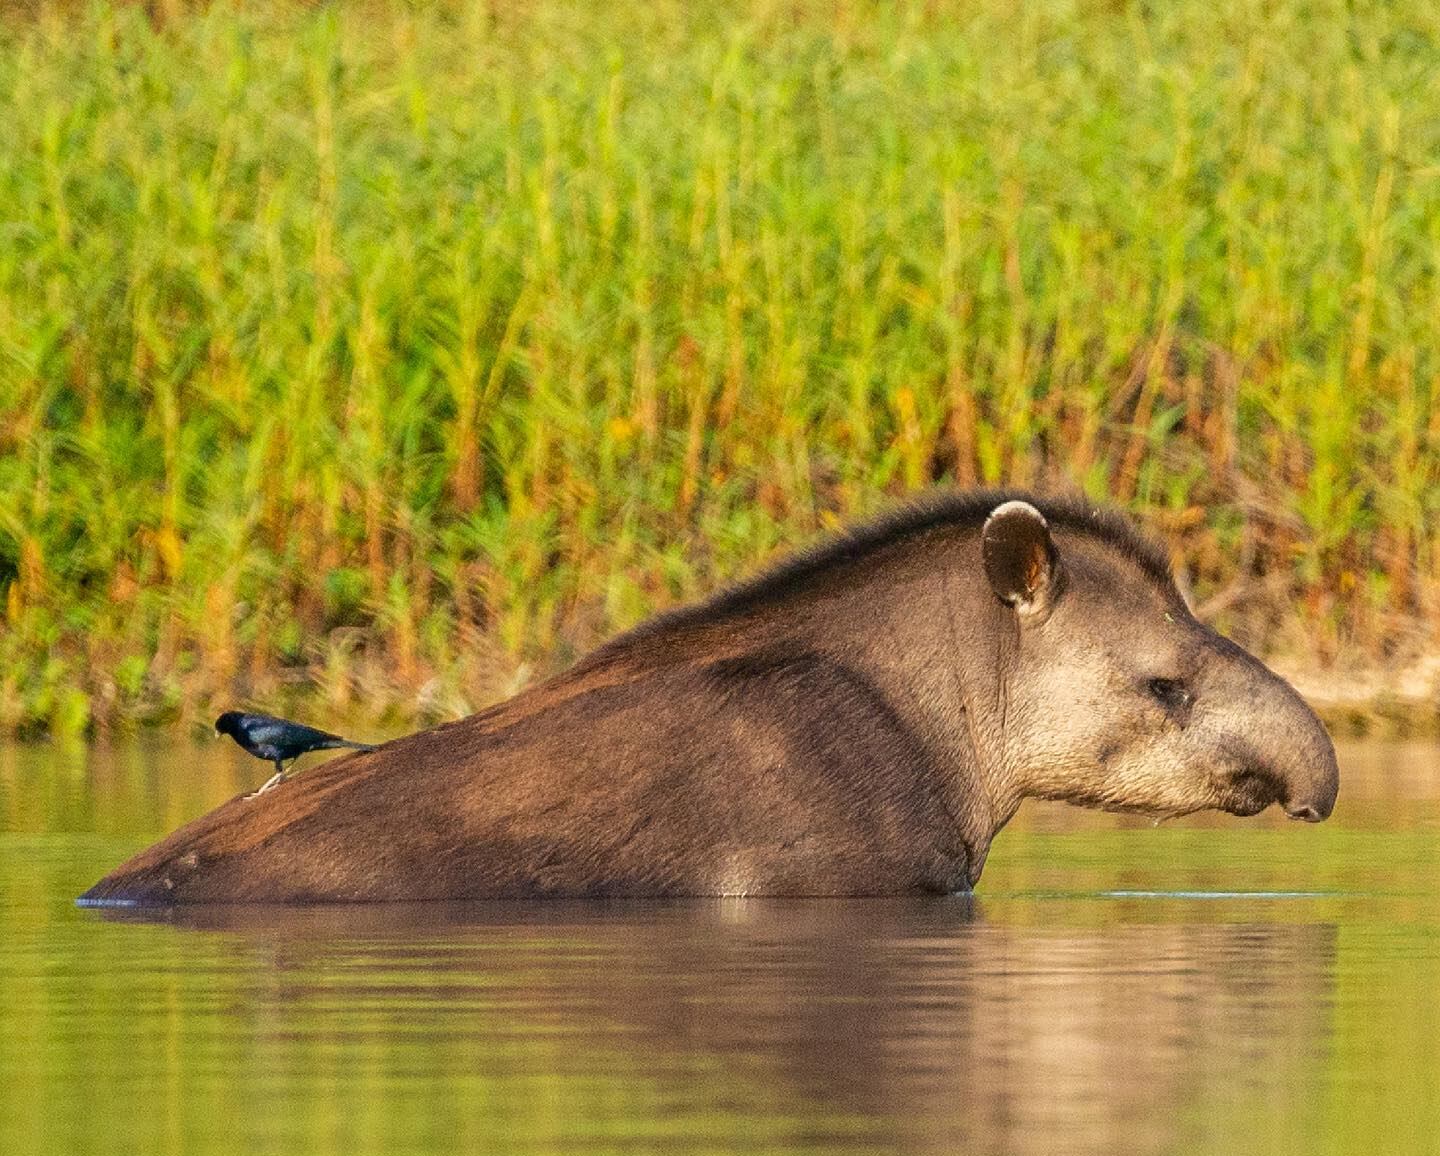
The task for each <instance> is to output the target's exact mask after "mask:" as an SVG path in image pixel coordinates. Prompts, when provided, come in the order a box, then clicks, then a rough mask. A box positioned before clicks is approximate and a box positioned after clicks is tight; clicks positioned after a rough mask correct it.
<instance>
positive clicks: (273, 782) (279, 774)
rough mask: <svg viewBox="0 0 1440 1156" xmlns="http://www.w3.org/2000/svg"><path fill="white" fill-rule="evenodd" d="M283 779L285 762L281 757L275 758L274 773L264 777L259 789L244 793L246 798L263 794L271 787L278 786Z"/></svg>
mask: <svg viewBox="0 0 1440 1156" xmlns="http://www.w3.org/2000/svg"><path fill="white" fill-rule="evenodd" d="M284 781H285V763H284V761H283V760H281V759H276V760H275V773H274V774H273V775H271V776H270V777H269V778H268V779H266V780H265V782H264V783H262V784H261V786H260V789H259V790H258V791H251V792H250V793H249V794H248V795H246V796H245V797H246V798H247V799H253V798H254V797H255V796H256V795H263V794H264V793H265V792H266V791H268V790H269V789H270V788H271V787H278V786H279V785H280V784H281V783H283V782H284Z"/></svg>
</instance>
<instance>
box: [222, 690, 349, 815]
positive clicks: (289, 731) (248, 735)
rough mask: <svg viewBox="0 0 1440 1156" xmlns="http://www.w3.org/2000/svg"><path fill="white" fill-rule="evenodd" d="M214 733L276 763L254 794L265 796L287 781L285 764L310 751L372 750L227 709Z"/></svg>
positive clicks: (283, 721) (309, 729)
mask: <svg viewBox="0 0 1440 1156" xmlns="http://www.w3.org/2000/svg"><path fill="white" fill-rule="evenodd" d="M215 733H216V734H217V735H229V736H230V737H231V738H232V739H234V740H235V741H236V742H237V743H239V744H240V746H241V748H242V749H243V750H245V751H246V752H247V753H249V754H252V755H254V756H255V757H256V758H257V759H264V760H265V761H266V762H270V763H274V764H275V774H274V775H272V776H271V777H270V779H269V780H268V781H267V782H266V783H265V785H264V786H262V787H261V788H260V789H259V790H258V791H255V792H254V794H252V795H247V796H246V798H253V797H254V795H260V794H264V793H265V792H266V791H268V790H269V789H270V788H271V787H276V786H279V785H280V784H281V783H283V782H284V781H285V763H286V762H287V761H288V760H290V759H298V758H299V757H300V756H301V755H303V754H308V753H309V752H310V751H333V750H336V749H337V748H339V747H348V748H350V749H351V750H356V751H373V750H374V749H375V748H374V747H372V746H370V745H369V744H368V743H352V742H351V741H350V740H349V739H342V738H341V737H340V736H339V735H332V734H330V733H329V732H327V731H319V730H316V729H315V728H314V727H307V726H305V725H304V724H303V723H297V722H290V721H289V720H288V719H283V718H271V717H270V716H269V715H268V714H245V713H244V712H243V711H238V710H227V711H226V712H225V713H224V714H222V715H221V716H220V717H219V718H217V719H216V720H215Z"/></svg>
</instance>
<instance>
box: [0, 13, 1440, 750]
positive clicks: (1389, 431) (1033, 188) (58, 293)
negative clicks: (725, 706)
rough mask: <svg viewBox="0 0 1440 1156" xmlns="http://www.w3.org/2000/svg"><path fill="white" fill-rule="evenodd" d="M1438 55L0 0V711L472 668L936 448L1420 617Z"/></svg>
mask: <svg viewBox="0 0 1440 1156" xmlns="http://www.w3.org/2000/svg"><path fill="white" fill-rule="evenodd" d="M160 7H166V6H164V5H162V6H160ZM591 9H598V10H599V11H591ZM1437 62H1440V17H1437V15H1436V10H1435V8H1434V6H1433V5H1432V4H1429V3H1427V2H1421V0H1402V2H1400V3H1396V4H1393V5H1385V6H1378V7H1373V8H1367V7H1363V6H1362V8H1361V9H1359V10H1355V9H1352V7H1351V6H1347V5H1344V4H1340V3H1320V2H1316V3H1306V2H1302V0H1279V2H1278V3H1272V2H1267V3H1259V2H1254V3H1245V4H1241V5H1238V6H1237V5H1217V4H1214V3H1210V2H1205V0H1176V2H1174V3H1169V4H1163V5H1154V6H1148V5H1146V6H1142V5H1128V6H1127V5H1125V4H1111V5H1101V4H1093V3H1083V4H1081V3H1074V4H1071V3H1060V2H1056V3H1032V4H1022V5H1015V4H1013V3H1010V2H1008V0H970V2H966V3H954V4H951V3H948V2H940V3H932V4H928V5H924V6H921V5H915V6H912V7H907V6H903V5H902V6H899V7H898V8H897V7H895V6H890V5H877V6H874V7H871V6H868V5H865V4H842V5H839V6H835V5H828V4H819V3H816V4H813V5H809V4H791V3H769V4H762V5H756V6H754V7H752V8H744V7H741V6H735V5H730V6H724V7H720V6H714V7H711V6H707V5H704V4H681V3H670V2H668V0H647V2H644V3H635V4H631V3H625V2H621V3H616V4H610V5H581V4H554V3H550V2H548V0H540V2H537V3H535V4H533V5H524V4H520V5H516V4H494V5H489V4H484V3H479V2H475V3H470V2H466V0H455V2H451V3H443V4H439V5H433V6H432V5H413V6H412V5H407V4H403V3H398V2H397V3H388V4H387V3H371V4H351V5H335V6H328V5H322V6H313V7H311V6H302V5H298V4H292V3H271V4H266V3H259V4H248V3H247V4H245V5H244V6H243V7H242V6H240V5H238V4H235V5H229V4H220V5H215V6H213V7H209V8H205V9H199V10H194V11H188V10H187V11H184V12H173V13H172V14H171V16H170V18H169V19H167V20H160V21H158V22H157V23H152V22H151V21H149V20H147V18H146V15H145V13H144V11H143V10H141V9H139V8H133V7H128V6H117V5H114V4H96V5H93V6H91V7H79V8H74V9H66V10H65V11H63V12H58V13H56V12H52V13H51V14H49V15H40V16H35V17H33V18H26V19H21V18H12V19H10V20H8V21H6V22H5V23H4V24H3V26H0V591H3V592H5V600H4V606H3V609H4V625H3V627H0V730H11V731H13V730H33V729H44V728H47V727H49V728H59V729H74V728H76V727H82V726H86V725H95V726H98V727H102V728H104V727H123V726H127V725H133V724H135V723H138V722H145V721H156V720H165V719H171V718H177V717H180V718H193V717H200V716H202V715H204V714H206V713H208V712H209V711H210V710H212V709H213V707H214V705H215V704H217V703H221V702H227V703H228V702H231V701H238V700H246V701H252V702H260V703H271V704H274V703H275V702H277V700H280V699H284V698H285V697H287V696H288V695H290V694H292V693H309V692H311V691H313V692H315V693H314V696H313V698H312V705H313V708H314V709H316V710H322V709H329V710H333V711H337V712H339V711H356V710H366V711H382V710H386V709H392V710H396V711H398V712H400V713H402V714H406V715H410V714H414V713H419V714H422V715H443V714H450V713H455V712H457V711H463V710H466V709H468V708H470V707H473V706H475V705H478V704H479V703H481V702H483V701H485V700H487V699H489V698H493V697H495V696H497V695H499V694H502V693H504V692H505V691H506V690H507V689H510V688H511V687H513V686H514V685H516V684H517V683H518V682H522V681H524V679H526V678H528V677H532V676H533V675H535V674H538V673H543V672H544V671H546V670H549V669H553V668H554V667H556V666H558V665H560V664H562V663H564V662H565V661H567V660H568V659H569V658H571V657H573V655H574V654H575V653H576V652H577V651H578V650H581V649H584V648H585V647H588V646H589V645H591V644H593V643H594V642H595V641H596V640H597V639H598V638H600V637H602V636H603V635H604V634H605V633H607V632H608V631H610V630H612V629H614V628H616V627H620V626H624V625H627V624H629V623H632V622H634V621H635V620H636V619H638V618H639V617H641V616H642V615H643V614H645V613H646V612H647V611H649V610H650V609H652V608H653V607H655V606H658V605H662V604H666V603H670V602H673V601H675V600H677V599H681V598H686V597H691V596H694V595H698V594H700V593H702V592H704V591H705V590H707V589H710V588H711V587H713V586H714V585H716V584H717V583H718V582H719V581H721V580H723V579H724V578H726V577H729V576H732V575H734V574H736V573H737V572H741V571H745V570H747V569H750V568H753V567H754V566H755V565H757V564H759V563H760V562H761V561H762V560H763V559H765V558H766V557H768V556H770V555H771V554H772V553H773V552H774V551H776V550H777V549H780V548H782V547H784V546H787V545H790V544H793V543H797V542H800V541H803V540H806V539H808V538H810V537H811V536H813V535H814V534H816V533H817V532H819V531H821V530H822V529H824V528H825V527H827V526H829V525H832V524H834V523H835V522H837V521H843V520H846V519H849V518H852V517H855V516H859V515H863V514H865V513H866V512H868V511H870V510H872V509H875V508H876V507H878V506H880V505H883V504H884V503H886V502H887V501H890V500H893V499H894V498H896V497H897V496H900V495H903V494H905V493H908V492H910V491H913V490H916V489H919V488H922V487H925V486H928V485H931V484H933V483H934V482H937V481H942V482H943V481H958V482H961V483H965V484H969V483H972V482H995V481H1004V482H1011V483H1019V484H1027V485H1036V486H1044V487H1048V488H1052V489H1077V488H1078V489H1083V490H1084V491H1085V492H1087V493H1089V494H1092V495H1095V496H1098V497H1108V498H1111V499H1113V500H1114V501H1116V502H1118V503H1120V504H1123V505H1126V506H1128V507H1130V508H1132V509H1134V510H1135V511H1137V512H1138V513H1140V514H1141V515H1142V517H1143V518H1144V519H1145V520H1146V521H1147V522H1148V523H1149V524H1150V525H1151V526H1153V527H1154V528H1156V529H1157V530H1158V531H1159V532H1161V533H1164V534H1166V535H1167V536H1169V538H1170V539H1171V540H1172V541H1173V543H1174V547H1175V551H1176V557H1177V560H1178V561H1179V562H1180V563H1181V564H1182V566H1183V568H1184V571H1185V573H1186V574H1187V575H1188V577H1189V579H1190V581H1191V582H1192V584H1193V586H1194V589H1195V591H1196V595H1197V599H1198V601H1199V602H1200V603H1202V604H1208V609H1209V611H1210V613H1211V614H1212V616H1213V617H1215V619H1216V620H1217V621H1218V622H1219V624H1220V625H1221V626H1222V627H1224V628H1227V629H1230V630H1232V631H1234V632H1236V633H1237V634H1238V635H1239V636H1241V637H1242V638H1243V639H1244V640H1246V641H1248V642H1250V643H1252V644H1255V645H1258V646H1261V647H1262V648H1265V649H1271V650H1274V649H1277V648H1278V649H1288V650H1291V651H1298V652H1303V653H1306V654H1313V655H1314V656H1316V657H1317V658H1318V659H1321V660H1330V659H1334V658H1336V657H1337V656H1339V657H1341V658H1344V657H1345V656H1346V655H1350V654H1355V653H1360V654H1364V655H1366V656H1370V657H1372V658H1378V659H1387V658H1392V659H1393V658H1394V656H1396V655H1403V654H1404V653H1406V652H1408V651H1413V650H1415V649H1417V648H1422V647H1424V646H1426V645H1433V643H1434V641H1435V638H1434V635H1433V633H1427V632H1428V631H1430V630H1432V629H1433V628H1432V627H1427V626H1425V625H1424V623H1425V622H1426V619H1427V616H1428V618H1429V620H1430V621H1431V622H1433V621H1434V620H1435V618H1436V616H1437V615H1440V546H1437V537H1436V534H1435V532H1434V528H1435V526H1436V524H1437V521H1440V464H1437V462H1440V384H1437V382H1440V357H1437V353H1440V350H1437V341H1436V335H1437V332H1440V330H1437V324H1440V277H1437V273H1440V162H1437V159H1436V158H1437V157H1440V117H1436V116H1435V114H1434V110H1435V109H1436V108H1437V107H1440V63H1437Z"/></svg>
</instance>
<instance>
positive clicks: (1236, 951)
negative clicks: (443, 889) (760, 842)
mask: <svg viewBox="0 0 1440 1156" xmlns="http://www.w3.org/2000/svg"><path fill="white" fill-rule="evenodd" d="M137 766H139V767H140V768H141V769H140V770H137V771H135V772H134V773H133V777H132V772H129V771H125V770H123V769H122V770H119V771H114V770H113V768H112V773H110V774H106V775H101V776H98V777H97V778H96V780H95V781H96V782H97V783H99V784H100V786H98V787H95V788H93V789H92V788H87V787H86V785H85V782H86V780H85V778H84V777H83V776H77V777H74V778H72V779H69V780H65V781H66V782H68V784H69V785H68V786H66V787H64V788H63V789H60V788H52V789H55V790H59V791H60V798H62V799H63V800H64V805H63V806H60V805H56V806H51V807H50V808H49V809H48V810H47V809H45V808H39V807H36V806H35V805H34V804H33V802H32V803H17V798H18V797H19V796H18V795H17V794H16V786H17V784H18V785H19V786H20V787H24V786H25V782H24V780H25V769H24V768H18V769H17V768H16V767H15V766H11V767H9V768H8V773H7V767H6V764H5V762H4V758H3V757H0V815H5V816H8V818H7V819H6V823H7V824H8V825H7V826H6V827H5V828H3V829H0V991H3V992H4V993H5V994H4V1000H3V1003H0V1081H3V1084H4V1086H5V1088H6V1094H5V1095H4V1096H3V1097H0V1150H3V1151H6V1152H8V1151H32V1150H34V1151H38V1150H56V1151H67V1152H70V1151H74V1152H85V1151H101V1150H104V1151H116V1150H133V1151H146V1152H151V1151H176V1152H180V1151H183V1152H187V1153H190V1152H201V1153H205V1152H228V1151H255V1150H260V1149H269V1150H284V1151H304V1152H315V1153H330V1152H334V1153H341V1152H345V1153H350V1152H377V1153H378V1152H404V1151H411V1152H427V1153H428V1152H436V1151H453V1150H455V1149H456V1148H461V1149H465V1150H475V1151H503V1152H552V1151H574V1152H600V1151H622V1150H623V1151H637V1150H638V1151H656V1152H660V1151H664V1152H672V1151H715V1150H737V1149H739V1150H747V1149H748V1150H755V1151H762V1150H763V1151H781V1152H806V1153H811V1152H841V1151H849V1152H859V1151H865V1152H875V1151H916V1152H932V1151H933V1152H951V1151H957V1150H966V1151H974V1152H1019V1153H1028V1152H1036V1153H1047V1154H1048V1153H1056V1152H1067V1153H1083V1152H1143V1153H1150V1152H1154V1153H1159V1152H1174V1151H1186V1152H1190V1151H1196V1152H1217V1153H1219V1152H1226V1153H1229V1152H1247V1151H1256V1152H1259V1151H1276V1150H1283V1151H1306V1152H1309V1151H1362V1150H1363V1151H1369V1150H1373V1148H1374V1146H1375V1134H1376V1132H1377V1130H1378V1129H1380V1128H1381V1127H1382V1123H1383V1127H1384V1133H1383V1134H1384V1136H1385V1137H1386V1142H1385V1143H1384V1145H1383V1147H1385V1148H1386V1150H1388V1151H1426V1150H1428V1146H1429V1145H1430V1144H1431V1142H1432V1141H1433V1137H1434V1135H1435V1134H1436V1128H1437V1126H1440V1108H1437V1106H1436V1105H1437V1101H1440V1097H1437V1096H1436V1095H1435V1092H1436V1091H1437V1090H1440V1089H1437V1088H1436V1086H1435V1083H1436V1075H1435V1073H1436V1071H1437V1062H1440V1050H1437V1044H1436V1040H1435V1033H1434V1032H1433V1031H1432V1030H1429V1029H1428V1028H1427V1027H1426V1023H1427V1017H1432V1016H1433V1013H1432V1012H1429V1011H1427V1010H1426V1009H1430V1008H1433V1007H1434V1006H1435V997H1434V992H1435V990H1436V989H1437V986H1440V985H1437V983H1436V981H1437V979H1440V882H1437V877H1440V875H1437V872H1436V871H1435V870H1434V865H1435V857H1434V854H1433V849H1432V845H1433V842H1434V838H1435V836H1434V833H1433V832H1434V831H1435V829H1436V827H1437V823H1436V819H1437V813H1436V804H1435V802H1434V800H1433V799H1426V798H1421V799H1410V798H1405V797H1394V796H1392V797H1390V798H1388V799H1387V798H1385V797H1384V794H1383V791H1379V792H1377V791H1371V792H1370V793H1369V794H1366V793H1365V792H1363V791H1362V792H1361V797H1363V798H1366V799H1367V800H1368V801H1369V802H1370V803H1371V804H1372V806H1370V807H1369V808H1368V809H1363V810H1361V811H1359V812H1358V813H1357V815H1358V817H1351V818H1347V816H1346V814H1345V812H1344V810H1343V804H1342V810H1341V811H1339V812H1337V816H1336V818H1335V819H1334V820H1332V822H1331V823H1329V824H1326V825H1325V826H1323V827H1320V828H1310V827H1306V828H1304V829H1301V828H1299V827H1298V826H1297V825H1293V824H1292V825H1284V824H1277V823H1267V822H1264V821H1262V822H1261V823H1258V824H1248V825H1247V824H1241V823H1233V822H1229V821H1223V820H1222V821H1219V822H1214V821H1209V820H1204V821H1199V822H1197V823H1194V824H1191V825H1187V826H1181V827H1171V826H1167V827H1165V828H1162V829H1159V830H1153V829H1150V828H1146V827H1140V826H1138V825H1136V824H1134V823H1133V822H1131V821H1129V820H1112V819H1109V818H1105V817H1099V816H1093V815H1083V814H1081V813H1079V812H1051V811H1043V812H1037V813H1034V814H1032V815H1030V816H1029V817H1025V818H1022V820H1021V821H1020V822H1019V823H1018V824H1017V826H1016V828H1015V829H1013V830H1011V831H1007V832H1006V833H1005V834H1004V835H1003V836H1002V837H1001V841H1000V842H998V843H997V845H996V850H995V857H994V859H993V860H992V864H991V867H990V869H989V871H988V872H987V877H986V886H985V887H983V888H982V893H981V896H980V898H978V899H975V900H961V899H947V900H934V899H927V900H913V901H912V900H858V901H813V902H803V901H773V900H756V899H745V900H742V899H727V900H709V901H688V902H664V903H654V902H651V903H643V902H615V901H611V902H603V903H579V902H570V903H531V904H525V903H473V904H424V905H393V906H368V907H357V908H338V907H337V908H299V909H286V908H280V909H275V908H235V907H231V908H225V907H219V908H197V909H182V910H178V911H171V912H165V911H135V910H112V911H104V912H97V911H78V910H76V909H74V908H73V907H72V906H71V905H70V899H71V897H73V896H74V895H75V894H77V893H78V892H79V891H80V890H82V889H83V888H84V887H85V886H87V885H88V883H89V882H91V881H93V878H94V877H95V876H96V875H97V874H98V873H100V872H101V871H103V870H104V869H105V868H106V867H108V866H109V865H110V863H111V862H113V861H115V860H116V858H117V856H119V855H122V854H124V853H128V851H129V850H131V849H133V848H134V847H135V846H138V845H140V844H142V843H144V842H146V841H148V840H149V839H150V838H153V836H154V835H155V834H156V833H158V832H157V831H156V830H155V828H156V827H161V828H163V827H166V826H169V825H171V824H172V822H173V820H172V818H171V817H170V816H169V814H168V812H169V810H170V809H171V807H172V806H173V805H175V804H174V803H173V801H168V797H167V796H166V794H165V792H166V791H167V790H171V789H176V790H179V791H182V792H195V791H200V792H202V793H203V792H204V791H206V790H214V789H217V788H216V787H214V786H211V787H206V786H204V785H203V780H202V781H201V785H199V786H197V784H196V782H195V780H194V779H193V778H189V779H181V778H179V777H178V776H177V777H176V778H175V779H174V780H173V782H174V783H175V784H177V786H175V787H173V788H172V787H169V786H167V785H166V784H167V780H166V779H165V778H164V777H163V776H156V775H155V774H154V771H153V767H150V766H149V765H148V764H137ZM230 785H231V784H229V783H227V784H224V785H223V786H222V787H221V788H218V789H224V788H226V787H229V786H230ZM241 785H244V784H241ZM1371 786H1372V787H1373V786H1374V784H1373V783H1372V784H1371ZM100 791H103V792H104V795H103V800H102V802H100V803H97V801H96V795H97V792H100ZM7 792H8V793H7ZM87 792H88V793H87ZM196 802H199V803H200V805H197V806H195V807H194V810H192V812H191V813H195V811H198V810H200V809H203V806H204V805H208V803H207V802H205V801H203V800H193V799H189V800H188V803H196ZM1382 804H1383V806H1382ZM1386 808H1388V809H1389V812H1390V813H1391V816H1392V822H1390V823H1389V824H1388V825H1382V826H1378V827H1377V825H1376V817H1377V816H1379V815H1381V814H1383V812H1384V810H1385V809H1386ZM101 812H103V813H104V819H103V822H102V820H101V819H100V814H101ZM17 814H19V815H23V816H28V817H29V818H28V819H27V820H26V821H24V822H17V821H16V819H15V816H16V815H17ZM47 815H48V821H49V822H50V823H51V827H50V828H49V829H46V826H45V817H46V816H47ZM1067 824H1068V826H1067ZM1351 824H1353V825H1351ZM127 832H128V833H127ZM1357 849H1363V856H1362V855H1357ZM1362 858H1363V860H1364V864H1365V865H1364V869H1363V870H1360V869H1358V868H1357V863H1358V862H1359V861H1360V860H1361V859H1362ZM1357 878H1360V880H1361V881H1360V883H1357V882H1356V879H1357ZM1182 892H1190V893H1193V894H1191V895H1189V896H1186V895H1182V894H1180V893H1182ZM1221 892H1232V893H1233V894H1220V893H1221ZM1261 892H1263V893H1264V894H1257V893H1261ZM1297 892H1308V894H1296V893H1297ZM1107 893H1108V894H1107ZM1428 1022H1433V1018H1432V1019H1430V1020H1429V1021H1428Z"/></svg>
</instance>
